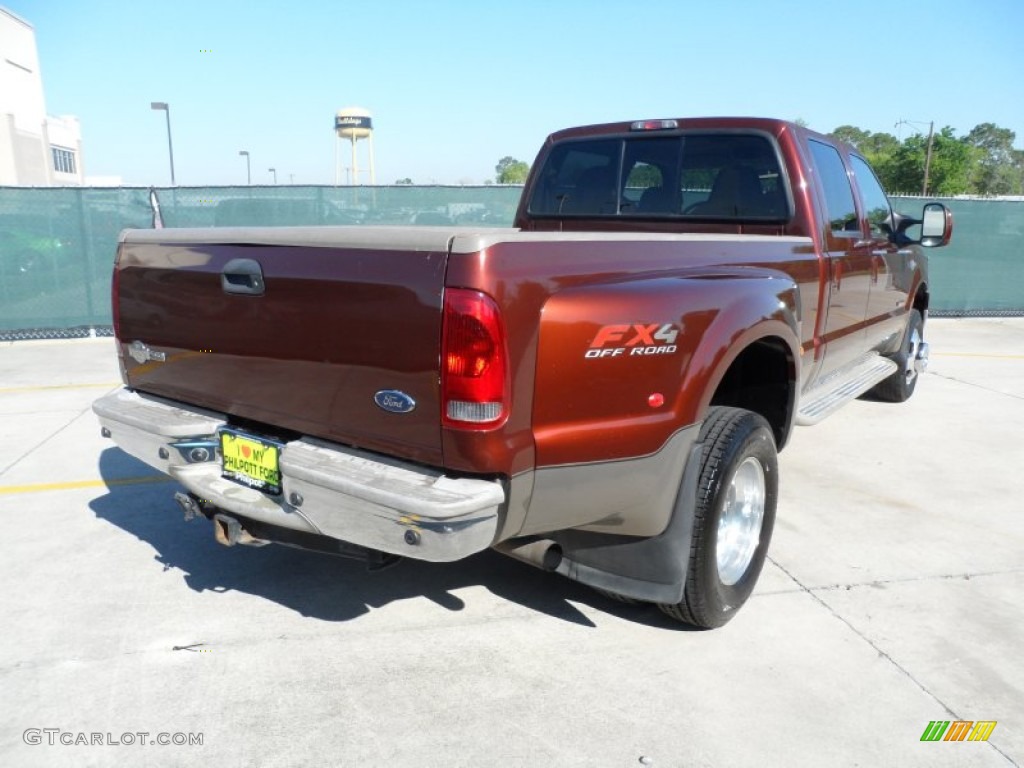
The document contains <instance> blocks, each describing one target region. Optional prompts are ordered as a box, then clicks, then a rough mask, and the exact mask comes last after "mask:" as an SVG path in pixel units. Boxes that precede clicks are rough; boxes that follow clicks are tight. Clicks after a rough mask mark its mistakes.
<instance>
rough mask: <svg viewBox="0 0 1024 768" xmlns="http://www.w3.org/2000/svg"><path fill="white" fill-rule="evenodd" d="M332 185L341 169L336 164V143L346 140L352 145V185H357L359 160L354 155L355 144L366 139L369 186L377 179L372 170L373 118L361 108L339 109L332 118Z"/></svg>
mask: <svg viewBox="0 0 1024 768" xmlns="http://www.w3.org/2000/svg"><path fill="white" fill-rule="evenodd" d="M334 133H335V140H334V184H335V186H337V184H338V178H339V176H340V172H341V167H340V166H339V164H338V157H339V153H338V142H340V141H341V140H342V139H348V140H349V141H350V142H351V144H352V178H351V183H352V184H358V183H359V159H358V157H357V155H356V142H357V141H359V140H360V139H368V140H369V141H368V143H369V146H370V184H376V183H377V178H376V175H375V174H374V170H373V117H372V116H371V115H370V113H369V111H367V110H365V109H363V108H361V107H346V108H345V109H339V110H338V112H337V114H335V116H334Z"/></svg>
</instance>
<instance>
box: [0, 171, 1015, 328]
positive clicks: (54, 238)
mask: <svg viewBox="0 0 1024 768" xmlns="http://www.w3.org/2000/svg"><path fill="white" fill-rule="evenodd" d="M519 193H520V189H519V188H518V187H502V186H484V187H437V186H434V187H417V186H394V187H293V186H268V187H255V186H254V187H248V186H247V187H175V188H170V189H156V190H150V189H147V188H127V187H122V188H20V187H0V339H18V338H47V337H61V336H81V335H89V334H90V333H101V334H102V333H109V324H110V269H111V264H112V259H113V256H114V250H115V247H116V244H117V234H118V232H120V230H122V229H124V228H126V227H139V228H147V227H152V226H153V223H154V216H155V215H157V216H158V217H159V219H160V220H162V223H163V225H164V226H167V227H214V226H254V225H270V226H284V225H324V224H327V225H333V224H360V225H375V224H376V225H465V226H508V225H510V224H511V222H512V219H513V216H514V214H515V209H516V204H517V203H518V201H519ZM893 202H894V205H895V207H896V208H897V209H898V210H900V211H903V212H905V213H909V214H911V215H915V216H919V215H920V211H921V206H922V204H923V203H924V200H921V199H915V198H893ZM943 202H945V203H946V204H947V205H948V206H949V207H950V208H951V209H952V210H953V215H954V220H955V231H954V236H953V243H952V244H951V245H950V246H949V247H947V248H943V249H941V250H933V251H930V252H929V255H930V257H931V273H932V279H931V283H932V290H931V294H932V308H933V311H934V312H935V314H952V315H962V314H1024V269H1022V261H1024V201H1022V200H961V199H953V200H945V201H943ZM154 203H155V205H154Z"/></svg>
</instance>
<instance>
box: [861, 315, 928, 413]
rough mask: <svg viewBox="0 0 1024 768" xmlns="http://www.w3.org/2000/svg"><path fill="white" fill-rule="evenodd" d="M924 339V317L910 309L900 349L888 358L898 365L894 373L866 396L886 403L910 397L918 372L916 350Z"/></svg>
mask: <svg viewBox="0 0 1024 768" xmlns="http://www.w3.org/2000/svg"><path fill="white" fill-rule="evenodd" d="M923 340H924V319H923V318H922V317H921V313H920V312H918V311H917V310H916V309H912V310H910V317H909V318H908V319H907V329H906V331H904V333H903V341H902V342H901V343H900V351H899V352H897V353H896V354H895V355H891V356H890V359H891V360H893V361H894V362H895V363H896V365H898V366H899V368H898V369H897V371H896V373H894V374H892V376H890V377H889V378H887V379H883V380H882V381H880V382H878V383H877V384H876V385H875V386H874V387H873V388H872V389H871V390H869V391H868V396H869V397H872V398H874V399H876V400H884V401H885V402H887V403H903V402H906V401H907V400H909V399H910V396H911V395H913V394H914V389H915V388H916V387H917V380H918V379H919V378H920V374H918V372H917V368H916V367H915V363H916V362H917V361H916V357H917V350H918V347H919V346H920V344H921V342H922V341H923Z"/></svg>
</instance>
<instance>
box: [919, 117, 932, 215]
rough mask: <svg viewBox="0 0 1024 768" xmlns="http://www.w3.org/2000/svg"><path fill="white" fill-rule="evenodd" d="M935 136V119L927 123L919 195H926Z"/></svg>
mask: <svg viewBox="0 0 1024 768" xmlns="http://www.w3.org/2000/svg"><path fill="white" fill-rule="evenodd" d="M934 138H935V121H934V120H933V121H932V122H930V123H928V149H927V150H925V153H924V186H922V187H921V197H928V172H929V171H930V170H931V168H932V140H933V139H934Z"/></svg>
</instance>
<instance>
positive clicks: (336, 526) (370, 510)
mask: <svg viewBox="0 0 1024 768" xmlns="http://www.w3.org/2000/svg"><path fill="white" fill-rule="evenodd" d="M93 411H95V413H96V415H97V416H99V420H100V424H101V425H102V427H103V428H104V430H105V431H106V432H109V434H110V437H112V438H113V439H114V441H115V442H116V443H117V444H118V445H119V446H120V447H121V448H123V449H124V450H125V451H126V452H128V453H130V454H131V455H133V456H135V457H136V458H138V459H140V460H142V461H144V462H146V463H147V464H149V465H150V466H152V467H155V468H156V469H158V470H160V471H161V472H164V473H166V474H168V475H170V476H171V477H173V478H174V479H175V480H177V481H178V482H180V483H181V484H182V485H183V486H185V487H186V488H187V489H188V490H189V491H191V492H192V493H194V494H195V495H196V496H197V497H199V498H200V499H202V500H204V501H207V502H209V503H210V504H213V505H214V506H216V507H219V508H221V509H223V510H226V511H228V512H233V513H235V514H236V515H240V516H242V517H247V518H251V519H253V520H258V521H261V522H264V523H268V524H270V525H276V526H281V527H285V528H291V529H293V530H298V531H305V532H308V533H314V534H320V535H324V536H329V537H331V538H336V539H339V540H341V541H346V542H350V543H352V544H358V545H359V546H362V547H366V548H369V549H375V550H379V551H381V552H390V553H392V554H396V555H403V556H405V557H410V558H413V559H419V560H429V561H434V562H448V561H452V560H460V559H462V558H464V557H467V556H469V555H472V554H474V553H476V552H481V551H483V550H484V549H487V548H488V547H490V546H491V544H492V543H493V541H494V538H495V535H496V533H497V530H498V517H499V513H500V510H501V508H502V506H503V505H504V503H505V492H504V489H503V487H502V485H501V483H499V482H498V481H496V480H483V479H476V478H452V477H448V476H446V475H445V474H444V473H443V472H441V471H439V470H435V469H430V468H427V467H421V466H418V465H415V464H411V463H409V462H404V461H400V460H397V459H391V458H388V457H384V456H380V455H378V454H373V453H369V452H367V451H360V450H358V449H354V448H348V447H346V446H341V445H338V444H335V443H328V442H325V441H321V440H317V439H314V438H309V437H306V438H302V439H300V440H293V441H291V442H288V443H286V444H285V445H284V448H283V450H282V451H281V457H280V469H281V486H282V493H281V494H280V495H279V496H270V495H267V494H265V493H262V492H261V491H258V490H255V489H253V488H247V487H245V486H243V485H240V484H238V483H236V482H233V481H232V480H228V479H226V478H224V477H222V475H221V463H220V459H219V456H218V457H215V459H214V460H211V461H202V462H196V461H190V459H189V457H188V456H186V455H183V452H182V451H181V450H179V448H178V444H180V443H181V442H182V441H189V442H195V441H213V442H214V443H215V442H216V439H217V430H218V429H220V428H222V427H225V426H227V419H226V417H225V416H223V415H222V414H217V413H213V412H210V411H204V410H201V409H193V408H190V407H185V406H182V405H181V404H179V403H174V402H172V401H168V400H164V399H163V398H158V397H153V396H151V395H145V394H142V393H139V392H132V391H129V390H126V389H121V390H118V391H116V392H113V393H111V394H109V395H107V396H105V397H103V398H100V399H99V400H97V401H96V402H95V403H94V404H93Z"/></svg>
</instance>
